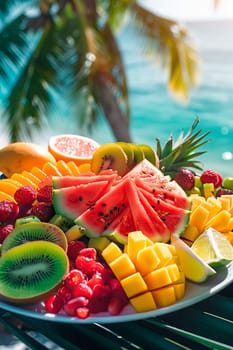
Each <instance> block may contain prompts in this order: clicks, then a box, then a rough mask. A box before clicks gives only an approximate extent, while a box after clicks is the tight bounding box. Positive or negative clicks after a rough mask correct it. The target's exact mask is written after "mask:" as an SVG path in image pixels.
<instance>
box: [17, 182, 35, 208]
mask: <svg viewBox="0 0 233 350" xmlns="http://www.w3.org/2000/svg"><path fill="white" fill-rule="evenodd" d="M36 197H37V192H36V190H35V188H33V187H31V186H22V187H19V188H18V189H17V190H16V191H15V194H14V199H15V200H16V202H17V203H18V204H20V205H29V206H30V205H32V203H33V202H34V201H35V200H36Z"/></svg>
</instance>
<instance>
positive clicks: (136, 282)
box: [121, 272, 148, 298]
mask: <svg viewBox="0 0 233 350" xmlns="http://www.w3.org/2000/svg"><path fill="white" fill-rule="evenodd" d="M121 285H122V287H123V289H124V291H125V293H126V295H127V296H128V298H131V297H133V296H135V295H138V294H141V293H143V292H145V291H147V290H148V288H147V285H146V283H145V281H144V279H143V277H142V275H141V274H140V273H139V272H136V273H134V274H133V275H130V276H128V277H126V278H124V279H122V280H121Z"/></svg>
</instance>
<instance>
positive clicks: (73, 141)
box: [48, 134, 100, 165]
mask: <svg viewBox="0 0 233 350" xmlns="http://www.w3.org/2000/svg"><path fill="white" fill-rule="evenodd" d="M99 146H100V145H99V144H98V143H97V142H96V141H95V140H93V139H91V138H89V137H84V136H80V135H70V134H65V135H56V136H52V137H50V139H49V143H48V150H49V152H50V153H51V154H52V155H53V156H54V157H55V158H56V160H61V159H62V160H64V161H66V162H68V161H70V160H72V161H74V162H75V163H76V164H77V165H80V164H83V163H87V162H88V163H90V162H91V159H92V155H93V153H94V152H95V150H96V149H97V148H99Z"/></svg>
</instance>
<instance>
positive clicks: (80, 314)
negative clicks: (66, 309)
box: [76, 307, 90, 320]
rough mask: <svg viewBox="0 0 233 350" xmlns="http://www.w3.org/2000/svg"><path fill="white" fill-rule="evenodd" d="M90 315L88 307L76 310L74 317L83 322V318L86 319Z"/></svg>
mask: <svg viewBox="0 0 233 350" xmlns="http://www.w3.org/2000/svg"><path fill="white" fill-rule="evenodd" d="M89 314H90V310H89V308H88V307H78V308H77V309H76V316H77V317H78V318H81V319H82V320H84V319H85V318H87V317H88V316H89Z"/></svg>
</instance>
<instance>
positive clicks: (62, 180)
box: [52, 173, 117, 189]
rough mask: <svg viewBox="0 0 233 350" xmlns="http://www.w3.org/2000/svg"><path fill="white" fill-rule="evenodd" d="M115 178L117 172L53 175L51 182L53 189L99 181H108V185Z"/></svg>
mask: <svg viewBox="0 0 233 350" xmlns="http://www.w3.org/2000/svg"><path fill="white" fill-rule="evenodd" d="M116 179H117V174H115V173H113V174H109V175H107V174H104V175H90V176H89V175H85V176H84V175H79V176H68V175H67V176H53V177H52V184H53V188H54V189H59V188H64V187H71V186H79V185H82V184H89V183H93V182H99V181H108V182H109V186H111V185H112V184H113V182H114V180H116Z"/></svg>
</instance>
